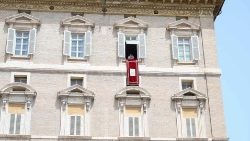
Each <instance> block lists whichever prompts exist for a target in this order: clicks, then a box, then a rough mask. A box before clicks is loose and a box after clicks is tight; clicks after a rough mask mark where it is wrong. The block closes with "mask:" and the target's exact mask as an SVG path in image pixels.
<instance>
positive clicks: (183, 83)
mask: <svg viewBox="0 0 250 141" xmlns="http://www.w3.org/2000/svg"><path fill="white" fill-rule="evenodd" d="M181 86H182V90H185V89H187V88H193V80H182V81H181Z"/></svg>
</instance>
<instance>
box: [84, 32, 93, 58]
mask: <svg viewBox="0 0 250 141" xmlns="http://www.w3.org/2000/svg"><path fill="white" fill-rule="evenodd" d="M91 46H92V32H91V31H87V32H86V33H85V46H84V55H85V56H90V49H91Z"/></svg>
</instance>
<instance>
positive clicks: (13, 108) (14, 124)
mask: <svg viewBox="0 0 250 141" xmlns="http://www.w3.org/2000/svg"><path fill="white" fill-rule="evenodd" d="M8 113H9V116H10V122H9V134H20V131H21V126H23V124H24V123H23V120H24V119H23V118H24V113H25V105H24V104H12V103H9V106H8Z"/></svg>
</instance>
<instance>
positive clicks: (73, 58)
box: [68, 57, 88, 61]
mask: <svg viewBox="0 0 250 141" xmlns="http://www.w3.org/2000/svg"><path fill="white" fill-rule="evenodd" d="M87 60H88V59H87V58H75V57H68V61H87Z"/></svg>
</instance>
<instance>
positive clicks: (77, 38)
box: [71, 33, 84, 58]
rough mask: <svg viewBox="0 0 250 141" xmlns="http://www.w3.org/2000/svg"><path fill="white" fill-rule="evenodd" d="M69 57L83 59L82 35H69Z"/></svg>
mask: <svg viewBox="0 0 250 141" xmlns="http://www.w3.org/2000/svg"><path fill="white" fill-rule="evenodd" d="M71 38H72V39H71V44H72V46H71V57H75V58H83V51H84V34H83V33H72V34H71Z"/></svg>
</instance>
